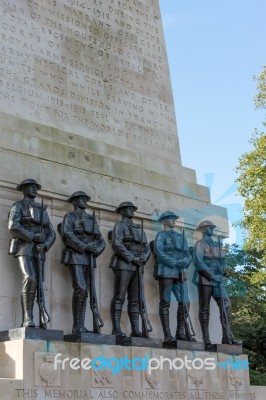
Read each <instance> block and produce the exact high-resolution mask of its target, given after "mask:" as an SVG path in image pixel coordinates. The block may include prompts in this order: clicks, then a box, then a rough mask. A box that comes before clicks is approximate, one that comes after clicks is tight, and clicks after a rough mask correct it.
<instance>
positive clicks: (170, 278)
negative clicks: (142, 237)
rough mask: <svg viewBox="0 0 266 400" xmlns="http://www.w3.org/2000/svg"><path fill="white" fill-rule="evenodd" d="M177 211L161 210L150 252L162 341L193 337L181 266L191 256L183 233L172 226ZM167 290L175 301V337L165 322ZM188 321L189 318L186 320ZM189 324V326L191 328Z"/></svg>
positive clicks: (167, 311) (167, 319)
mask: <svg viewBox="0 0 266 400" xmlns="http://www.w3.org/2000/svg"><path fill="white" fill-rule="evenodd" d="M178 218H179V217H178V215H177V214H176V213H174V212H172V211H166V212H164V213H162V214H161V216H160V217H159V219H158V221H159V222H161V223H162V225H163V227H164V229H163V230H161V231H159V232H158V233H157V235H156V238H155V244H154V253H155V257H156V267H155V272H154V276H155V279H157V280H158V282H159V293H160V304H159V315H160V320H161V324H162V327H163V332H164V342H165V343H171V342H173V341H175V340H189V341H195V338H194V337H193V336H194V335H193V333H194V329H193V327H192V324H191V325H189V323H188V320H189V321H190V318H189V305H190V302H189V297H188V289H187V284H186V274H185V272H184V271H185V270H186V269H187V268H188V267H189V265H190V263H191V261H192V257H191V255H190V253H189V248H188V243H187V240H186V238H185V235H184V231H183V234H182V235H181V234H180V233H178V232H176V231H175V230H174V227H175V221H176V220H177V219H178ZM171 293H173V294H174V296H175V298H176V300H177V301H178V308H177V329H176V335H175V338H174V337H172V335H171V331H170V324H169V308H170V302H171ZM190 322H191V321H190ZM191 328H192V329H191Z"/></svg>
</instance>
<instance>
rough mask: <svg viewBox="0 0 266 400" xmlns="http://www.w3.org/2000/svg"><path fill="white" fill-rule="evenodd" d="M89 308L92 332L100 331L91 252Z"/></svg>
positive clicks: (101, 324)
mask: <svg viewBox="0 0 266 400" xmlns="http://www.w3.org/2000/svg"><path fill="white" fill-rule="evenodd" d="M92 218H93V219H92V240H94V234H95V211H94V210H93V214H92ZM89 285H90V287H89V290H90V308H91V312H92V316H93V332H94V333H101V328H102V327H103V325H104V323H103V320H102V318H101V316H100V313H99V309H98V301H97V295H96V289H95V271H94V257H93V253H91V255H90V283H89Z"/></svg>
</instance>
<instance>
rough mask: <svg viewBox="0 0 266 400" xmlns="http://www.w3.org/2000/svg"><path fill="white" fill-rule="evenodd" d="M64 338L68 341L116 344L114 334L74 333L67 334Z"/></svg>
mask: <svg viewBox="0 0 266 400" xmlns="http://www.w3.org/2000/svg"><path fill="white" fill-rule="evenodd" d="M64 340H65V341H66V342H78V343H92V344H110V345H115V344H116V336H114V335H99V334H97V333H93V332H88V333H72V334H70V335H65V336H64Z"/></svg>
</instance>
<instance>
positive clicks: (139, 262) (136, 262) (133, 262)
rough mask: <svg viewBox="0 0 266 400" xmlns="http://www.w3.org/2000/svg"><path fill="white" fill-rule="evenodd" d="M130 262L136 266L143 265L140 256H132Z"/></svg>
mask: <svg viewBox="0 0 266 400" xmlns="http://www.w3.org/2000/svg"><path fill="white" fill-rule="evenodd" d="M131 262H132V264H134V265H136V266H137V267H140V266H141V265H144V260H143V259H142V258H141V257H134V258H133V260H132V261H131Z"/></svg>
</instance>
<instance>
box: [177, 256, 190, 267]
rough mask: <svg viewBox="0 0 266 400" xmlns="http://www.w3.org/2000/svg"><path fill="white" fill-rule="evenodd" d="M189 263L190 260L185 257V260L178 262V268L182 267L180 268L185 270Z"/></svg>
mask: <svg viewBox="0 0 266 400" xmlns="http://www.w3.org/2000/svg"><path fill="white" fill-rule="evenodd" d="M188 263H189V258H188V257H185V258H182V259H181V260H178V261H177V262H176V266H177V267H180V268H185V267H186V266H187V265H188Z"/></svg>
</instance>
